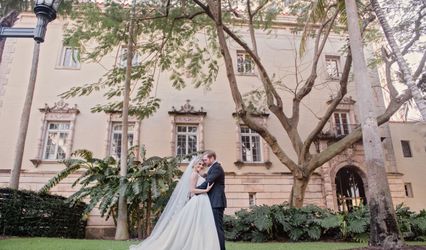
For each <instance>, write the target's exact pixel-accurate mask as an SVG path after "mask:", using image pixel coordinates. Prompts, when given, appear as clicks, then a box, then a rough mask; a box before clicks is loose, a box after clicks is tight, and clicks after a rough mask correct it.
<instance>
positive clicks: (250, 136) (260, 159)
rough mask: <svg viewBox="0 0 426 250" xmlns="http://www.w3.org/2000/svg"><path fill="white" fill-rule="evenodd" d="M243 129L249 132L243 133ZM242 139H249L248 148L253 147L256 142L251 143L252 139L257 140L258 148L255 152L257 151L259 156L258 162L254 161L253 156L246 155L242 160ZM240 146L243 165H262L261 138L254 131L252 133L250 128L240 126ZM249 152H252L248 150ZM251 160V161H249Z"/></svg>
mask: <svg viewBox="0 0 426 250" xmlns="http://www.w3.org/2000/svg"><path fill="white" fill-rule="evenodd" d="M243 128H247V129H248V130H249V131H248V132H243V131H242V130H243ZM243 137H248V138H249V143H250V147H251V148H252V147H253V144H255V143H256V142H254V141H253V139H254V138H258V142H257V143H258V146H259V148H258V149H257V150H256V151H258V153H259V155H258V158H259V159H258V160H254V156H253V154H247V153H246V155H245V158H246V159H245V160H244V152H243V151H244V143H243ZM240 145H241V152H240V153H241V160H242V162H244V163H262V162H263V153H262V137H261V136H260V135H259V134H258V133H257V132H255V131H253V130H252V129H251V128H249V127H248V126H246V125H240ZM250 152H251V153H252V150H250ZM249 158H251V159H249Z"/></svg>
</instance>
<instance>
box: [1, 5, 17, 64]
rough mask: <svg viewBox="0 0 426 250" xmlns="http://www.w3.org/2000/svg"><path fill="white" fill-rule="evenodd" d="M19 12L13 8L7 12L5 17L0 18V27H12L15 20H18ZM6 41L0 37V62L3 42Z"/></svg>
mask: <svg viewBox="0 0 426 250" xmlns="http://www.w3.org/2000/svg"><path fill="white" fill-rule="evenodd" d="M18 15H19V13H18V12H17V11H15V10H12V11H11V12H9V13H8V14H7V15H6V16H5V17H2V18H1V20H0V27H12V26H13V25H14V24H15V22H16V20H18ZM5 43H6V38H0V63H1V62H2V58H3V50H4V44H5Z"/></svg>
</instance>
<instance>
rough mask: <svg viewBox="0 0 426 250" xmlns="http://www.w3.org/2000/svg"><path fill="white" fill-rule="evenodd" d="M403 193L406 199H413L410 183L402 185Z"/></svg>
mask: <svg viewBox="0 0 426 250" xmlns="http://www.w3.org/2000/svg"><path fill="white" fill-rule="evenodd" d="M404 191H405V197H406V198H414V192H413V185H412V184H411V182H405V183H404Z"/></svg>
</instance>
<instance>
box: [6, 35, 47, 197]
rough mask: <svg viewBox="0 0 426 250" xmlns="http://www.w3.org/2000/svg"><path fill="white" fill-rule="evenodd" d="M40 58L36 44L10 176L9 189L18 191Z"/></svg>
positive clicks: (35, 44)
mask: <svg viewBox="0 0 426 250" xmlns="http://www.w3.org/2000/svg"><path fill="white" fill-rule="evenodd" d="M39 56H40V44H39V43H37V42H34V51H33V60H32V64H31V72H30V80H29V82H28V87H27V94H26V96H25V102H24V108H23V109H22V114H21V123H20V124H19V132H18V141H17V143H16V151H15V161H14V163H13V169H12V171H11V175H10V182H9V187H10V188H12V189H18V187H19V177H20V176H21V168H22V158H23V156H24V150H25V140H26V138H27V131H28V123H29V121H30V114H31V105H32V103H33V96H34V89H35V83H36V79H37V68H38V61H39V60H38V59H39Z"/></svg>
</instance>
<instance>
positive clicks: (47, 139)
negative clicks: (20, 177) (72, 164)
mask: <svg viewBox="0 0 426 250" xmlns="http://www.w3.org/2000/svg"><path fill="white" fill-rule="evenodd" d="M51 124H67V125H68V128H67V129H51V128H50V125H51ZM50 133H57V134H59V135H61V134H62V133H66V138H65V144H64V149H63V151H64V157H63V158H58V149H59V147H60V146H59V144H58V143H57V144H53V145H55V149H54V153H53V155H55V158H47V157H46V153H47V149H48V141H49V135H50ZM70 135H71V121H47V126H46V132H45V136H44V143H43V153H42V157H41V160H43V161H59V160H64V159H65V158H67V157H69V155H70V152H69V150H68V148H67V145H68V140H70Z"/></svg>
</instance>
